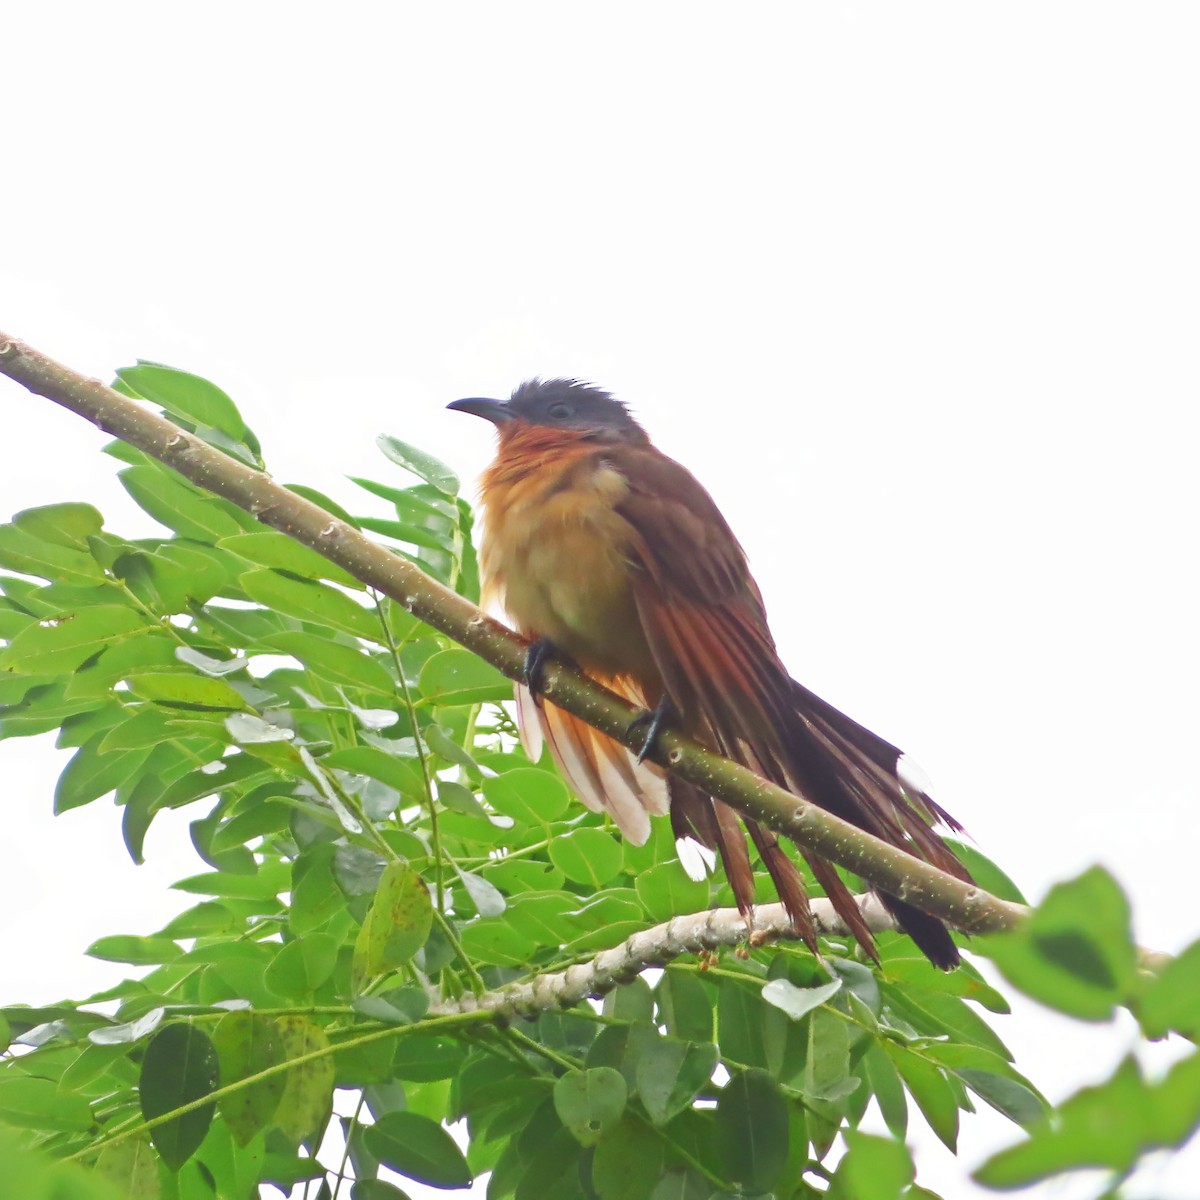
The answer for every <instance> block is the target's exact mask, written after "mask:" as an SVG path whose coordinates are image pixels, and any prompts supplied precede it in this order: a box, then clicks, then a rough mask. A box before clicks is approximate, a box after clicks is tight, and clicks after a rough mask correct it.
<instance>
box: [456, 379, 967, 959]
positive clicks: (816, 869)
mask: <svg viewBox="0 0 1200 1200" xmlns="http://www.w3.org/2000/svg"><path fill="white" fill-rule="evenodd" d="M449 407H450V408H452V409H455V410H457V411H459V412H467V413H472V414H474V415H475V416H479V417H483V418H485V419H486V420H488V421H491V422H492V423H493V424H494V425H495V426H496V429H497V431H498V434H499V446H498V450H497V454H496V458H495V460H494V461H493V462H492V464H491V466H490V467H489V468H488V469H487V471H486V472H485V474H484V476H483V479H482V481H481V485H480V499H481V503H482V508H483V537H482V545H481V549H480V567H481V573H482V576H483V585H484V598H485V603H492V604H495V605H498V606H499V607H500V608H501V609H502V610H503V611H504V612H505V613H506V614H507V616H508V617H509V619H510V620H511V621H512V622H513V624H514V625H515V626H516V628H517V629H518V630H519V631H520V632H521V633H522V634H524V635H526V636H527V637H529V638H531V639H534V646H533V652H532V654H531V658H530V671H529V672H528V675H529V679H528V682H529V684H531V685H533V686H534V687H536V672H537V666H538V662H539V660H540V659H541V656H542V655H543V653H544V652H546V651H547V650H548V649H552V650H553V651H557V652H559V653H561V654H562V655H563V656H564V657H566V658H568V659H570V660H573V661H574V662H575V663H577V664H578V665H579V666H580V667H581V668H582V669H583V670H585V671H586V672H587V673H588V674H589V675H591V676H592V677H593V678H595V679H597V680H599V681H600V682H602V683H604V684H606V685H607V686H608V687H609V688H611V689H612V690H613V691H615V692H617V693H619V694H621V695H623V696H625V697H627V698H628V699H629V700H630V701H631V702H632V703H634V704H636V705H639V706H641V707H643V708H646V709H649V710H652V711H653V712H654V714H655V717H656V721H657V720H660V719H666V720H669V721H671V722H673V723H675V724H677V726H678V727H679V728H680V729H681V730H682V731H683V732H685V733H687V734H689V735H691V736H692V737H694V738H695V739H696V740H697V741H699V742H701V743H702V744H704V745H705V746H708V747H709V748H710V749H712V750H714V751H716V752H718V753H720V754H723V755H725V756H726V757H728V758H731V759H734V760H736V761H737V762H740V763H742V764H743V765H744V766H746V767H749V768H750V769H751V770H753V771H756V772H758V773H759V774H760V775H763V776H765V777H766V778H767V779H769V780H771V781H772V782H774V783H776V784H779V785H780V786H782V787H784V788H787V789H789V790H791V791H793V792H795V793H796V794H797V795H801V796H803V797H805V798H806V799H808V800H810V801H812V802H814V803H816V804H819V805H820V806H821V807H823V808H826V809H828V810H829V811H830V812H833V813H836V814H837V815H838V816H839V817H842V818H844V819H845V820H847V821H850V822H852V823H853V824H855V825H857V826H859V827H860V828H862V829H865V830H868V831H869V832H870V833H873V834H875V835H876V836H877V837H880V838H882V839H883V840H884V841H887V842H890V843H892V844H893V845H896V846H900V847H903V848H904V849H905V850H907V851H908V852H909V853H911V854H913V855H916V856H918V857H920V858H923V859H926V860H928V861H929V862H931V863H933V864H934V865H936V866H938V867H940V868H942V869H943V870H945V871H949V872H951V873H952V874H954V875H956V876H958V877H959V878H963V879H966V878H968V876H967V873H966V870H965V868H964V867H963V866H962V865H961V864H960V863H959V861H958V859H957V858H955V857H954V855H953V854H952V853H951V852H950V850H949V849H948V848H947V847H946V845H945V844H944V843H943V842H942V840H941V838H939V837H938V835H937V834H936V833H935V832H934V831H933V829H932V826H933V825H934V824H935V823H937V822H939V821H940V822H943V823H945V824H946V825H947V826H949V827H950V828H951V829H954V830H959V829H961V826H959V825H958V823H957V822H956V821H954V819H953V818H952V817H950V816H949V815H948V814H947V813H946V812H945V811H944V810H943V809H941V808H940V807H939V806H938V805H937V804H935V803H934V802H933V801H932V800H931V799H930V798H929V797H928V796H927V795H926V794H925V793H924V792H923V791H921V790H919V789H918V788H916V787H914V786H912V785H910V784H908V783H906V782H905V781H904V780H903V779H902V777H901V775H900V773H899V771H898V764H899V760H900V757H901V755H900V751H899V750H897V749H896V747H895V746H892V745H890V744H889V743H888V742H885V741H884V740H883V739H882V738H880V737H877V736H876V735H875V734H873V733H871V732H869V731H868V730H866V729H864V728H863V727H862V726H861V725H859V724H857V723H856V722H855V721H852V720H851V719H850V718H849V717H847V716H845V715H844V714H842V713H841V712H839V711H838V710H837V709H836V708H834V707H832V705H829V704H827V703H826V702H825V701H824V700H822V699H820V698H819V697H818V696H815V695H814V694H813V693H812V692H810V691H809V690H808V689H807V688H805V687H804V686H802V685H801V684H799V683H797V682H796V681H795V680H793V679H792V677H791V676H790V675H789V674H788V671H787V668H786V667H785V666H784V665H783V663H782V662H781V661H780V659H779V656H778V654H777V653H776V650H775V642H774V640H773V638H772V637H771V632H770V630H769V628H768V626H767V617H766V612H765V610H764V608H763V602H762V597H761V596H760V594H759V590H758V587H757V586H756V585H755V583H754V580H753V579H752V578H751V575H750V571H749V568H748V566H747V562H746V556H745V553H744V552H743V550H742V548H741V546H740V545H739V544H738V542H737V539H736V538H735V537H734V535H733V533H732V531H731V530H730V528H729V526H728V524H726V522H725V519H724V517H722V516H721V513H720V512H719V511H718V509H717V507H716V505H715V504H714V503H713V500H712V498H711V497H710V496H709V494H708V493H707V492H706V491H705V490H704V488H703V487H701V485H700V484H699V483H698V482H697V481H696V479H695V478H694V477H693V476H692V475H691V474H690V473H689V472H688V471H687V470H685V469H684V468H683V467H681V466H680V465H679V464H678V463H677V462H674V461H673V460H672V459H670V458H668V457H667V456H666V455H664V454H662V453H660V452H659V451H658V450H656V449H655V448H654V446H653V445H651V443H650V439H649V438H648V437H647V435H646V433H645V431H644V430H643V429H642V427H641V426H640V425H639V424H638V423H637V422H636V421H635V420H634V418H633V417H632V416H631V415H630V413H629V410H628V409H627V408H626V406H625V405H624V404H623V403H621V402H620V401H619V400H616V399H614V398H613V397H612V396H611V395H610V394H609V393H608V392H605V391H602V390H601V389H600V388H597V387H595V386H593V385H591V384H587V383H582V382H580V381H578V380H574V379H549V380H545V381H541V380H537V379H534V380H530V381H529V382H527V383H523V384H521V386H520V387H518V388H517V390H516V391H515V392H513V394H512V396H511V397H510V398H509V399H508V400H506V401H502V400H493V399H486V398H482V397H473V398H469V399H464V400H456V401H454V403H452V404H451V405H450V406H449ZM518 716H519V718H520V723H521V728H522V734H523V736H524V737H525V738H526V742H527V746H528V748H529V749H530V751H531V753H532V754H533V755H534V757H536V756H537V754H538V753H540V739H541V737H544V738H545V741H546V743H548V744H549V747H550V750H551V752H552V754H553V756H554V758H555V760H556V761H557V763H558V765H559V768H560V769H561V770H562V772H563V774H564V776H565V777H566V778H567V780H568V781H569V782H570V783H571V785H572V786H573V787H574V789H575V791H576V792H577V793H578V795H579V797H580V799H581V800H582V801H583V802H584V803H585V804H586V805H588V806H589V807H590V808H592V809H595V810H597V811H601V810H603V811H605V812H608V813H609V814H611V816H612V817H613V819H614V820H615V821H616V823H617V825H618V826H619V827H620V829H621V832H622V833H623V834H624V836H625V837H627V838H629V839H630V840H631V841H633V842H635V843H637V844H641V843H643V842H644V841H645V840H646V838H647V837H648V836H649V833H650V816H651V814H665V813H668V812H669V813H670V817H671V824H672V828H673V831H674V833H675V836H676V838H677V839H681V838H688V837H690V838H694V839H695V840H696V841H698V842H699V843H700V844H701V845H702V846H705V847H707V848H708V849H709V850H710V851H715V852H716V853H718V854H719V855H720V857H721V861H722V864H723V865H724V868H725V874H726V877H727V878H728V880H729V883H730V885H731V887H732V890H733V894H734V896H735V898H736V900H737V904H738V907H739V908H740V909H741V910H742V911H743V913H746V914H747V915H748V914H749V913H750V909H751V906H752V903H753V899H754V881H753V873H752V868H751V861H750V856H749V852H748V848H747V845H746V839H745V835H744V834H743V832H742V829H741V827H740V825H739V818H738V816H737V814H736V813H735V812H734V811H733V810H732V809H730V808H728V807H727V806H726V805H725V804H723V803H721V802H720V801H719V800H714V799H712V798H711V797H709V796H707V795H705V794H704V793H703V792H702V791H700V790H699V789H698V788H696V787H695V786H693V785H692V784H689V783H686V782H684V781H683V780H680V779H677V778H675V777H673V776H670V777H665V778H664V776H663V773H662V772H661V770H659V769H658V768H657V767H655V766H653V764H651V763H649V762H642V761H639V759H638V758H637V757H636V756H635V755H633V754H631V753H630V751H629V750H627V749H626V748H625V747H624V746H622V745H620V744H619V743H617V742H615V741H613V740H612V739H611V738H609V737H607V736H606V735H604V734H602V733H599V732H597V731H596V730H594V729H592V728H591V727H590V726H588V725H585V724H584V723H583V722H582V721H580V720H579V719H578V718H576V717H573V716H571V715H570V714H569V713H567V712H564V711H563V710H562V709H560V708H557V707H555V706H554V705H553V704H550V703H549V702H540V701H536V700H535V699H534V697H533V696H532V694H531V692H530V689H529V688H528V687H522V688H518ZM651 732H653V730H652V731H651ZM742 824H744V826H745V829H746V831H747V832H748V833H749V835H750V838H751V840H752V841H753V843H754V845H755V848H756V849H757V851H758V854H759V857H760V858H761V860H762V862H763V865H764V866H765V867H766V869H767V871H768V872H769V874H770V876H771V879H772V881H773V883H774V885H775V888H776V890H777V892H778V894H779V897H780V899H781V900H782V901H783V903H784V905H785V907H786V909H787V911H788V913H789V915H790V916H791V918H792V922H793V924H794V925H795V928H796V931H797V932H798V933H799V934H800V935H801V936H802V937H803V938H804V939H805V941H806V942H807V943H808V944H809V945H810V946H811V947H812V948H813V949H814V950H815V949H816V936H815V930H814V927H813V922H812V917H811V913H810V910H809V905H808V899H807V896H806V893H805V889H804V885H803V882H802V880H801V878H800V875H799V873H798V871H797V869H796V865H795V864H794V863H793V862H792V860H791V859H790V858H789V857H788V856H787V854H786V853H785V852H784V850H783V848H782V847H781V846H780V844H779V841H778V839H777V838H776V836H775V835H774V834H773V833H772V832H771V831H770V830H767V829H763V828H762V827H761V826H760V825H758V824H757V823H756V822H754V821H752V820H749V819H746V818H742ZM802 853H803V854H804V857H805V858H806V859H807V861H808V863H809V865H810V867H811V868H812V871H813V874H814V876H815V877H816V879H817V882H818V883H819V884H820V886H821V887H822V888H823V889H824V891H825V894H826V895H827V896H828V897H829V899H830V900H831V901H832V902H833V904H834V906H835V907H836V909H837V911H838V912H839V913H840V914H841V916H842V919H843V920H844V921H845V922H846V924H847V925H848V926H849V928H850V929H851V930H852V931H853V932H854V935H855V937H856V938H857V939H858V941H859V942H860V943H861V944H862V946H863V947H864V948H865V949H866V950H867V951H868V952H869V953H870V954H872V955H874V954H875V946H874V941H873V938H872V936H871V932H870V930H869V929H868V928H867V925H866V923H865V921H864V920H863V918H862V915H861V912H860V910H859V908H858V906H857V904H856V903H855V902H854V899H853V897H852V895H851V894H850V892H849V890H848V889H847V887H846V885H845V884H844V883H843V881H842V880H841V878H840V877H839V876H838V874H837V872H836V870H835V869H834V866H833V864H832V863H830V862H829V861H828V860H826V859H823V858H821V857H819V856H818V855H815V854H813V853H811V852H809V851H807V850H802ZM880 898H881V900H882V902H883V903H884V905H885V906H886V907H887V908H888V910H889V911H890V912H891V913H892V915H893V916H894V917H895V920H896V922H897V924H898V925H899V926H900V928H901V929H903V930H904V931H905V932H906V933H907V934H909V936H910V937H912V939H913V940H914V941H915V942H916V943H917V945H918V946H919V947H920V948H921V949H922V950H923V951H924V952H925V954H926V955H927V956H928V957H929V959H930V960H931V961H932V962H933V963H935V964H936V965H937V966H939V967H942V968H945V969H949V968H950V967H953V966H955V965H956V964H957V962H958V950H957V948H956V947H955V945H954V942H953V941H952V940H951V937H950V934H949V932H948V931H947V929H946V927H945V926H944V925H943V924H942V922H941V921H939V920H938V919H937V918H936V917H932V916H929V915H927V914H925V913H923V912H920V911H919V910H918V909H915V908H913V907H912V906H911V905H909V904H906V903H904V902H903V901H902V900H900V899H898V898H897V897H895V896H891V895H887V894H882V893H881V895H880Z"/></svg>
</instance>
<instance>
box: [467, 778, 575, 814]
mask: <svg viewBox="0 0 1200 1200" xmlns="http://www.w3.org/2000/svg"><path fill="white" fill-rule="evenodd" d="M483 795H484V798H485V799H486V800H487V802H488V803H489V804H490V805H491V806H492V808H494V809H495V810H496V811H497V812H498V813H503V814H504V815H505V816H506V817H512V819H513V820H514V821H517V822H519V823H520V824H522V825H533V826H537V825H540V824H544V823H545V822H548V821H557V820H558V819H559V817H561V816H563V815H564V814H565V813H566V811H567V809H568V808H570V807H571V795H570V793H569V792H568V791H567V788H566V785H565V784H564V783H563V782H562V780H560V779H559V778H558V776H557V775H552V774H551V773H550V772H549V771H541V770H538V769H537V768H536V767H518V768H517V769H516V770H513V771H506V772H505V773H504V774H503V775H496V776H493V777H490V778H487V779H485V780H484V781H483Z"/></svg>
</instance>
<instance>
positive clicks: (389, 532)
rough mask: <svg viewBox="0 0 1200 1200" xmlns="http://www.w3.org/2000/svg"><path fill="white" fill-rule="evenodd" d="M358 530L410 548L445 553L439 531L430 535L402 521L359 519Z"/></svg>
mask: <svg viewBox="0 0 1200 1200" xmlns="http://www.w3.org/2000/svg"><path fill="white" fill-rule="evenodd" d="M358 524H359V526H360V528H362V529H365V530H367V531H368V532H370V533H379V534H382V535H383V536H384V537H389V538H391V539H392V540H393V541H397V542H405V543H407V544H408V545H410V546H425V547H426V548H428V549H430V550H440V551H442V552H443V553H445V552H446V541H447V538H446V535H445V534H443V533H442V532H441V531H440V530H439V531H438V532H436V533H430V532H428V531H427V530H425V529H421V528H420V527H419V526H417V525H408V524H405V522H403V521H386V520H381V519H380V518H378V517H359V518H358Z"/></svg>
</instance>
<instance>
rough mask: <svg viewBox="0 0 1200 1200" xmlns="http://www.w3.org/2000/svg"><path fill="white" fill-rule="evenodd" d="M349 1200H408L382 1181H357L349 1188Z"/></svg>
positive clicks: (403, 1193) (394, 1187) (403, 1194)
mask: <svg viewBox="0 0 1200 1200" xmlns="http://www.w3.org/2000/svg"><path fill="white" fill-rule="evenodd" d="M323 1173H324V1172H322V1174H323ZM350 1200H408V1193H407V1192H402V1191H401V1190H400V1189H399V1188H398V1187H397V1186H396V1185H395V1184H394V1183H385V1182H384V1181H383V1180H382V1179H357V1180H355V1181H354V1183H353V1184H351V1186H350Z"/></svg>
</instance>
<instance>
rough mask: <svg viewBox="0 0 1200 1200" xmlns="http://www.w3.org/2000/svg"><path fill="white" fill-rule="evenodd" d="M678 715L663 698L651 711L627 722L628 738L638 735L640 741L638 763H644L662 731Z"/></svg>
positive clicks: (673, 707)
mask: <svg viewBox="0 0 1200 1200" xmlns="http://www.w3.org/2000/svg"><path fill="white" fill-rule="evenodd" d="M678 715H679V714H678V713H677V712H676V711H675V705H673V704H672V703H671V698H670V697H669V696H664V697H663V698H662V699H661V700H660V701H659V702H658V703H657V704H656V705H655V706H654V707H653V708H652V709H647V710H646V711H645V712H643V713H638V715H637V716H636V717H634V718H633V720H632V721H630V722H629V736H630V737H633V736H635V735H639V736H641V739H642V744H641V748H640V749H639V750H638V752H637V761H638V762H639V763H642V762H645V761H646V759H647V757H648V756H649V755H650V754H651V752H652V751H653V750H654V745H655V743H656V742H657V741H658V739H659V736H660V735H661V734H662V731H663V730H664V729H666V727H667V726H668V725H670V724H671V722H672V721H674V720H675V719H676V717H677V716H678Z"/></svg>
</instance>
